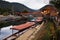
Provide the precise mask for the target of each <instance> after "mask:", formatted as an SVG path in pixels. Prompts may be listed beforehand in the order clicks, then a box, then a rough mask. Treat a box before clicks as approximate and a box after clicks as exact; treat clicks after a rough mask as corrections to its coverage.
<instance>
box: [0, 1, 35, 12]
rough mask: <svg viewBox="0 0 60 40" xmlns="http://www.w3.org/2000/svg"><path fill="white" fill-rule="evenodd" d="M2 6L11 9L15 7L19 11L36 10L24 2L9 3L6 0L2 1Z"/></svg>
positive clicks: (0, 4) (0, 5)
mask: <svg viewBox="0 0 60 40" xmlns="http://www.w3.org/2000/svg"><path fill="white" fill-rule="evenodd" d="M0 8H5V9H11V10H12V9H13V10H14V11H19V12H22V11H24V10H27V11H29V12H32V11H35V10H32V9H30V8H28V7H26V6H25V5H23V4H20V3H9V2H6V1H0Z"/></svg>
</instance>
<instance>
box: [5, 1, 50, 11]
mask: <svg viewBox="0 0 60 40" xmlns="http://www.w3.org/2000/svg"><path fill="white" fill-rule="evenodd" d="M5 1H9V2H18V3H22V4H24V5H26V6H27V7H29V8H31V9H34V10H38V9H40V8H42V7H43V6H45V5H47V4H49V0H5Z"/></svg>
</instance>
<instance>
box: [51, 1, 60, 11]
mask: <svg viewBox="0 0 60 40" xmlns="http://www.w3.org/2000/svg"><path fill="white" fill-rule="evenodd" d="M50 4H53V5H54V6H55V7H56V8H57V9H58V10H60V0H53V1H50Z"/></svg>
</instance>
